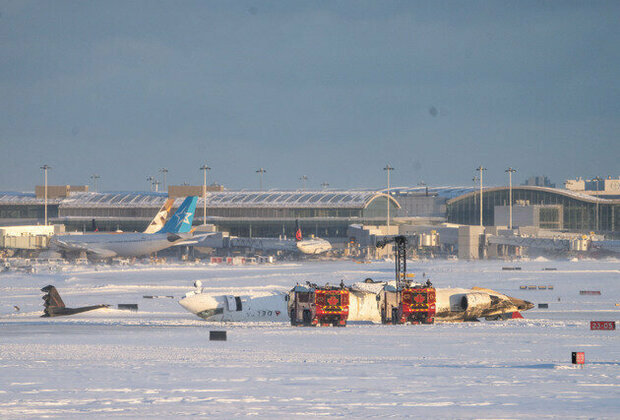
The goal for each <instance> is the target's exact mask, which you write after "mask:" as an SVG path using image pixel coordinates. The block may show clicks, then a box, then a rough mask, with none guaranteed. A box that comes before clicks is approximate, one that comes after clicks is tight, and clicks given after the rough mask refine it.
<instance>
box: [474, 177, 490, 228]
mask: <svg viewBox="0 0 620 420" xmlns="http://www.w3.org/2000/svg"><path fill="white" fill-rule="evenodd" d="M476 170H477V171H478V172H480V226H483V224H482V204H483V200H482V171H486V170H487V168H485V167H483V166H482V165H480V166H479V167H478V168H476Z"/></svg>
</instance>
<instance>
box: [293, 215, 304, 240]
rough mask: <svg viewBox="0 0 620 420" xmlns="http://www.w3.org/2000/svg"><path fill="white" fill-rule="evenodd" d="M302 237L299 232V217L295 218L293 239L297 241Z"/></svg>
mask: <svg viewBox="0 0 620 420" xmlns="http://www.w3.org/2000/svg"><path fill="white" fill-rule="evenodd" d="M302 239H303V235H302V234H301V228H300V227H299V219H295V240H296V241H297V242H299V241H301V240H302Z"/></svg>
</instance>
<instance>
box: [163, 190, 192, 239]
mask: <svg viewBox="0 0 620 420" xmlns="http://www.w3.org/2000/svg"><path fill="white" fill-rule="evenodd" d="M197 202H198V197H197V196H195V195H194V196H189V197H187V198H186V199H185V201H183V204H181V207H179V208H178V209H177V211H176V212H175V213H174V214H173V215H172V217H171V218H170V220H168V222H167V223H166V224H165V225H164V227H163V228H161V229H160V230H159V231H158V232H157V233H188V232H189V231H190V230H191V228H192V222H193V220H194V212H195V211H196V203H197Z"/></svg>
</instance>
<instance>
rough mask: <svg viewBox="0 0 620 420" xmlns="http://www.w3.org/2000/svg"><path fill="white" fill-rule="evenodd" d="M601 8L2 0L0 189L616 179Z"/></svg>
mask: <svg viewBox="0 0 620 420" xmlns="http://www.w3.org/2000/svg"><path fill="white" fill-rule="evenodd" d="M619 22H620V2H618V1H610V2H604V1H580V2H572V1H570V2H569V1H564V2H562V1H537V2H527V1H506V2H501V1H478V2H463V1H454V2H438V1H403V2H399V1H374V2H364V1H326V2H320V1H303V2H295V1H277V2H276V1H274V2H263V1H235V2H228V1H214V2H209V1H195V2H194V1H165V2H164V1H162V2H158V1H144V2H142V1H119V2H112V1H24V0H18V1H6V0H0V104H1V108H0V156H1V157H2V159H1V160H0V162H2V163H1V164H0V190H33V189H34V185H35V184H42V182H43V181H42V179H43V176H42V171H41V170H40V169H39V167H40V166H41V165H42V164H44V163H46V164H48V165H51V166H52V167H53V169H52V171H51V172H50V174H49V182H50V183H51V184H85V183H88V182H90V179H89V177H90V175H91V174H93V173H97V174H99V175H100V176H101V179H100V185H101V186H102V189H103V190H138V189H141V190H145V189H148V184H147V181H146V177H147V176H149V175H159V174H158V172H157V171H158V169H159V168H162V167H166V168H168V170H169V173H168V183H169V184H180V183H183V182H189V183H191V184H201V183H202V172H201V171H200V170H199V169H198V168H199V167H200V166H201V165H202V164H203V163H205V162H206V163H208V165H209V166H210V167H211V168H212V171H211V172H210V173H209V182H211V181H217V182H219V183H222V184H223V185H225V186H226V187H228V188H231V189H237V188H258V175H257V174H256V172H255V171H256V169H258V168H259V167H264V168H265V169H266V170H267V173H266V174H265V178H264V183H265V186H266V187H269V188H298V187H300V186H301V181H300V180H299V178H300V177H301V176H302V175H307V176H308V188H320V184H321V183H322V182H328V183H329V184H330V187H333V188H355V187H380V186H382V185H384V184H385V171H383V170H382V168H383V167H384V166H385V164H386V163H388V162H389V163H390V164H391V165H392V166H394V167H395V168H396V170H395V171H394V172H393V173H392V179H393V185H416V184H417V183H418V182H420V181H422V180H424V181H425V182H426V183H428V184H429V185H434V186H438V185H470V184H471V183H472V181H471V179H472V177H473V176H474V168H476V167H477V166H479V165H480V164H483V165H484V166H486V167H487V168H488V171H487V172H486V174H485V177H486V179H488V180H489V182H490V183H491V184H495V185H504V184H506V183H507V176H506V174H505V173H504V169H506V168H507V167H508V166H512V167H515V168H517V169H518V171H519V172H517V174H516V175H515V180H516V181H517V182H521V181H523V180H524V179H525V178H526V177H528V176H531V175H548V176H549V177H550V178H551V179H552V181H554V182H556V183H558V184H561V183H562V182H563V180H565V179H567V178H570V177H576V176H585V177H591V176H595V175H613V176H618V175H620V163H619V162H620V137H619V134H620V82H619V80H620V24H619Z"/></svg>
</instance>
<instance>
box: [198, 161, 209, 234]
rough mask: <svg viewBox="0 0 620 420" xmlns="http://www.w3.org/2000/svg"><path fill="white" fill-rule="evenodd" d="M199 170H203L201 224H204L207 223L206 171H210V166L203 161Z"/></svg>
mask: <svg viewBox="0 0 620 420" xmlns="http://www.w3.org/2000/svg"><path fill="white" fill-rule="evenodd" d="M200 170H201V171H203V172H204V184H203V185H202V210H203V212H202V214H203V216H202V217H203V220H202V224H203V225H206V224H207V171H210V170H211V168H209V167H208V166H207V164H206V163H205V164H204V165H202V166H201V167H200Z"/></svg>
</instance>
